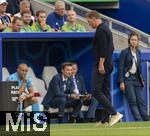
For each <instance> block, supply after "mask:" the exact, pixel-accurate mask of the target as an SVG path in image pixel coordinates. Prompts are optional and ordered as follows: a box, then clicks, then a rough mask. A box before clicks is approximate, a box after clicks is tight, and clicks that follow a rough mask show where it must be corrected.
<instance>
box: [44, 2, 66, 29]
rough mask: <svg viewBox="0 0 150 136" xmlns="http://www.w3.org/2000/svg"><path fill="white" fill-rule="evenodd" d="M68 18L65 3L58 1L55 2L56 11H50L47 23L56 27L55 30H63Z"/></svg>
mask: <svg viewBox="0 0 150 136" xmlns="http://www.w3.org/2000/svg"><path fill="white" fill-rule="evenodd" d="M66 20H67V16H66V10H65V3H64V2H63V1H60V0H59V1H57V2H56V3H55V11H54V12H52V13H50V14H49V15H48V17H47V19H46V23H47V24H48V25H50V26H51V28H53V29H54V31H61V27H62V26H63V25H64V24H65V22H66Z"/></svg>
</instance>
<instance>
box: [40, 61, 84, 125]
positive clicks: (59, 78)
mask: <svg viewBox="0 0 150 136" xmlns="http://www.w3.org/2000/svg"><path fill="white" fill-rule="evenodd" d="M61 72H62V73H61V74H57V75H56V76H54V77H53V79H52V80H51V82H50V84H49V89H48V92H47V94H46V95H45V97H44V99H43V102H42V104H43V105H44V108H45V109H46V110H48V109H49V107H53V108H58V119H59V122H60V123H62V120H63V116H64V109H65V108H66V107H73V112H72V115H71V118H70V123H72V122H74V121H75V118H76V117H77V116H78V114H79V112H80V110H81V107H82V101H81V100H80V97H79V95H78V94H75V93H73V90H74V85H73V81H72V78H70V77H71V74H72V64H71V63H69V62H65V63H63V64H62V66H61Z"/></svg>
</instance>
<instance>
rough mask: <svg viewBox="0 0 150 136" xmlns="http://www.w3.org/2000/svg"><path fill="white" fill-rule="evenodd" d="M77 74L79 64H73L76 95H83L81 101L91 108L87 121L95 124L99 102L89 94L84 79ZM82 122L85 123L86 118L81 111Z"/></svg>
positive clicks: (80, 118) (80, 119)
mask: <svg viewBox="0 0 150 136" xmlns="http://www.w3.org/2000/svg"><path fill="white" fill-rule="evenodd" d="M77 72H78V66H77V63H75V62H74V63H72V77H73V83H74V86H75V89H74V93H76V94H78V95H81V97H80V99H81V100H83V104H84V105H86V106H89V108H88V112H87V120H86V121H87V122H95V111H96V109H97V106H98V101H97V100H96V99H95V98H94V97H93V96H92V95H91V94H88V92H87V91H86V87H85V83H84V79H83V77H82V76H81V75H79V74H78V73H77ZM80 121H81V122H82V121H83V122H84V116H83V113H82V112H81V111H80V114H79V122H80Z"/></svg>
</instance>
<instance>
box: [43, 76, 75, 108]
mask: <svg viewBox="0 0 150 136" xmlns="http://www.w3.org/2000/svg"><path fill="white" fill-rule="evenodd" d="M73 90H74V85H73V81H72V78H68V80H67V82H66V90H65V91H64V83H63V79H62V74H57V75H55V76H54V77H53V78H52V80H51V82H50V84H49V88H48V91H47V93H46V95H45V97H44V99H43V101H42V104H43V105H44V108H45V109H46V110H48V109H49V104H50V102H51V100H52V99H53V98H56V97H68V96H69V95H70V94H71V93H73Z"/></svg>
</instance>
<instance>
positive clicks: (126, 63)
mask: <svg viewBox="0 0 150 136" xmlns="http://www.w3.org/2000/svg"><path fill="white" fill-rule="evenodd" d="M136 54H137V65H138V70H139V73H140V76H141V75H142V74H141V51H140V50H139V49H137V51H136ZM132 64H133V56H132V53H131V49H130V47H128V48H126V49H124V50H122V52H121V54H120V60H119V78H118V82H119V83H121V82H124V78H125V74H126V73H127V72H128V71H129V70H130V69H131V67H132Z"/></svg>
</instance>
